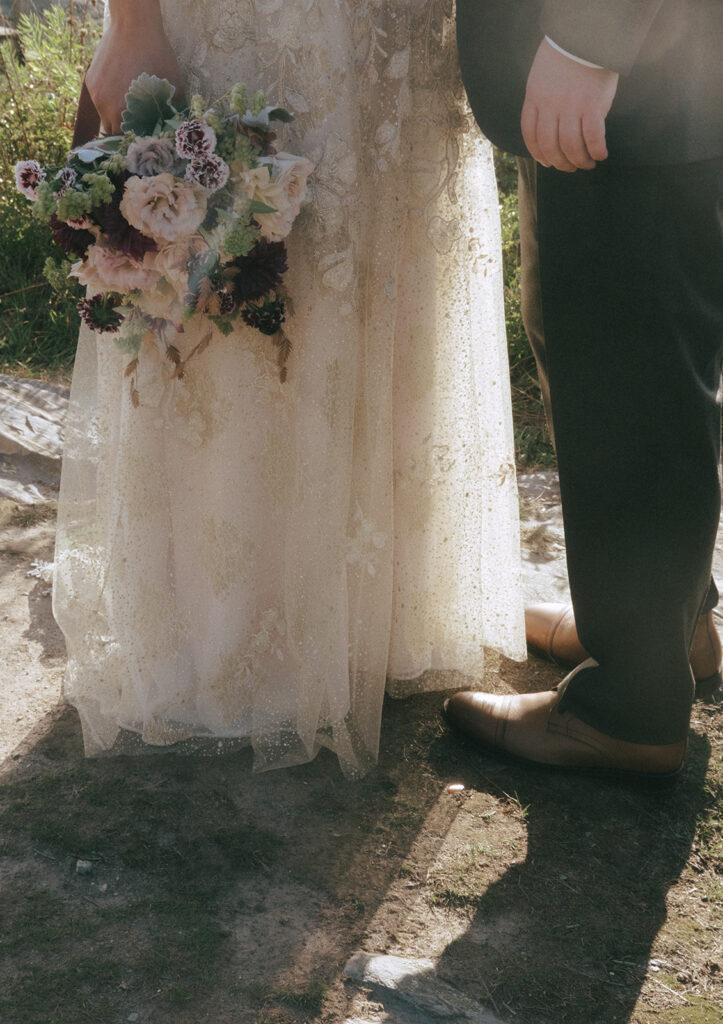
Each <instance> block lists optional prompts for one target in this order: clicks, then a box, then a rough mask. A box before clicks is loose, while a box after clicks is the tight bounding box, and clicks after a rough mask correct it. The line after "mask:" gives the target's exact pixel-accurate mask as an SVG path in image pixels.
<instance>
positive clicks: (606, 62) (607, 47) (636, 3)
mask: <svg viewBox="0 0 723 1024" xmlns="http://www.w3.org/2000/svg"><path fill="white" fill-rule="evenodd" d="M664 2H665V0H544V2H543V4H542V14H541V26H540V27H541V29H542V31H543V33H544V34H545V35H548V36H549V37H550V39H554V41H555V42H556V43H557V44H558V46H561V47H562V48H563V49H565V50H567V51H568V52H569V53H574V54H575V55H576V56H577V57H584V58H585V60H589V61H591V62H592V63H593V64H600V65H601V66H602V67H605V68H610V69H611V70H612V71H619V72H620V74H622V75H626V74H628V73H629V72H630V70H631V69H632V67H633V65H634V64H635V60H636V58H637V56H638V53H639V52H640V48H641V46H642V45H643V42H644V41H645V37H646V36H647V34H648V31H649V29H650V26H651V25H652V23H653V21H654V20H655V16H656V15H657V13H658V11H659V10H660V8H661V7H662V6H663V3H664Z"/></svg>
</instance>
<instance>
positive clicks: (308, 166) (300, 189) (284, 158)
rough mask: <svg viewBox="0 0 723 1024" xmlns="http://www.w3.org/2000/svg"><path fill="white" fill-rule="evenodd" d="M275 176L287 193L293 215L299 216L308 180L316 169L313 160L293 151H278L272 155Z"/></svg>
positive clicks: (277, 182)
mask: <svg viewBox="0 0 723 1024" xmlns="http://www.w3.org/2000/svg"><path fill="white" fill-rule="evenodd" d="M271 166H272V168H273V178H274V181H275V182H276V184H277V185H280V186H281V188H283V190H284V192H285V193H286V198H287V200H288V203H289V206H290V208H291V209H292V210H293V216H294V217H298V215H299V210H300V209H301V204H302V203H303V202H304V200H305V199H306V191H307V181H308V179H309V175H310V174H311V173H312V171H313V170H314V165H313V164H312V162H311V160H307V159H306V157H305V156H293V154H291V153H277V154H276V155H275V156H273V157H271Z"/></svg>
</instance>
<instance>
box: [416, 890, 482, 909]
mask: <svg viewBox="0 0 723 1024" xmlns="http://www.w3.org/2000/svg"><path fill="white" fill-rule="evenodd" d="M483 898H484V893H482V892H477V891H474V890H472V889H462V888H456V887H454V886H445V887H444V888H443V889H439V890H437V891H436V892H433V893H430V895H429V903H430V904H431V905H432V906H433V907H472V908H477V907H479V905H480V903H481V902H482V900H483Z"/></svg>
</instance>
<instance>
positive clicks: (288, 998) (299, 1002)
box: [234, 979, 327, 1014]
mask: <svg viewBox="0 0 723 1024" xmlns="http://www.w3.org/2000/svg"><path fill="white" fill-rule="evenodd" d="M234 990H235V991H236V992H238V993H239V994H240V995H245V996H248V998H249V999H253V1001H254V1002H256V1003H261V1004H262V1005H263V1004H269V1003H282V1004H284V1005H286V1006H291V1007H294V1009H297V1010H304V1011H306V1012H307V1013H312V1014H317V1013H320V1012H321V1008H322V1006H323V1004H324V1000H325V999H326V995H327V986H326V985H325V984H324V983H323V982H322V981H319V980H318V979H314V980H312V981H310V982H309V984H308V985H305V986H303V987H301V988H291V987H290V986H287V985H268V984H266V983H265V982H260V981H253V982H248V983H239V984H238V985H235V986H234Z"/></svg>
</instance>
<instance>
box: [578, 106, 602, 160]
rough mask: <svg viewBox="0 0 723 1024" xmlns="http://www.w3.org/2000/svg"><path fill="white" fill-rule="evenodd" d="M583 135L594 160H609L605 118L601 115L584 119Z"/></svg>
mask: <svg viewBox="0 0 723 1024" xmlns="http://www.w3.org/2000/svg"><path fill="white" fill-rule="evenodd" d="M582 134H583V137H584V139H585V145H586V147H587V151H588V153H589V154H590V156H591V157H592V159H593V160H607V158H608V146H607V141H606V139H605V118H604V117H602V115H600V114H597V115H594V114H593V115H588V116H586V117H583V119H582Z"/></svg>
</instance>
